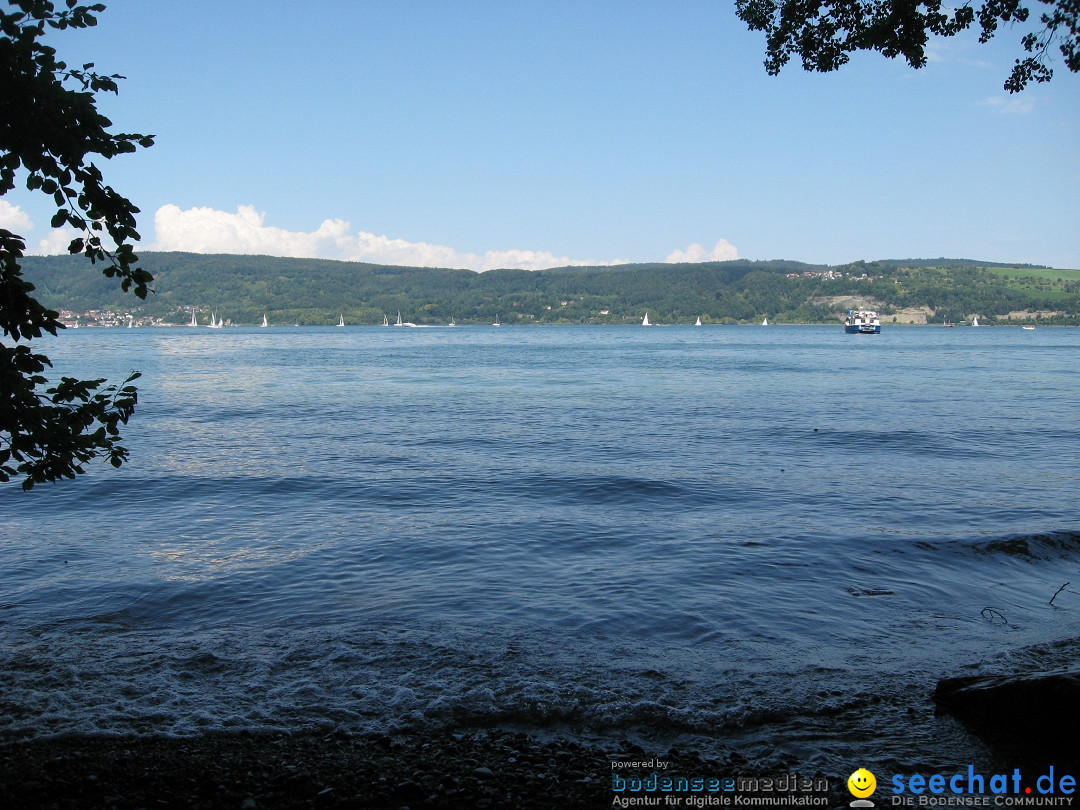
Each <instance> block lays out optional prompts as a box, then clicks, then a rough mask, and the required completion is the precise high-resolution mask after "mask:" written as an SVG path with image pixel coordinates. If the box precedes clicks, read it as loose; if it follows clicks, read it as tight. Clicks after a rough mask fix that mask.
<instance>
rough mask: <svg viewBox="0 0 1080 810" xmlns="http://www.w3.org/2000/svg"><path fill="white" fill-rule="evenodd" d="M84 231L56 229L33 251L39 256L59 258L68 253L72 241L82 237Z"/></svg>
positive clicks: (39, 242) (40, 241)
mask: <svg viewBox="0 0 1080 810" xmlns="http://www.w3.org/2000/svg"><path fill="white" fill-rule="evenodd" d="M81 235H82V231H77V230H75V229H74V228H56V229H55V230H51V231H49V235H48V236H46V237H45V238H44V239H41V240H39V241H38V243H37V248H36V249H35V250H34V251H32V252H33V253H35V254H37V255H38V256H58V255H60V254H66V253H67V252H68V245H70V244H71V240H72V239H75V238H76V237H77V236H81Z"/></svg>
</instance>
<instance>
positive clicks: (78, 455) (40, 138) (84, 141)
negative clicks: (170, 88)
mask: <svg viewBox="0 0 1080 810" xmlns="http://www.w3.org/2000/svg"><path fill="white" fill-rule="evenodd" d="M56 5H57V4H54V3H52V2H47V0H15V2H11V3H9V4H8V8H7V9H6V10H4V11H0V88H2V89H0V195H3V194H6V193H7V192H9V191H11V190H12V189H13V188H15V183H16V180H17V179H18V178H19V177H20V176H25V185H26V188H27V189H29V190H31V191H41V192H43V193H44V194H48V195H49V196H51V197H52V199H53V202H54V203H55V205H56V213H55V215H54V216H53V217H52V220H51V224H52V227H54V228H62V227H65V226H71V227H73V228H75V229H76V232H77V234H78V235H77V236H76V237H75V238H74V239H72V241H71V243H70V245H69V246H68V250H69V252H70V253H73V254H82V255H83V256H85V257H86V258H87V259H89V260H90V262H91V263H97V262H102V263H103V266H102V272H103V273H104V275H105V276H107V277H109V278H113V279H116V278H118V279H119V280H120V287H121V289H122V290H124V291H127V290H129V289H133V291H134V293H135V294H136V295H137V296H138V297H139V298H145V297H146V293H147V284H148V283H149V282H150V281H151V280H152V276H151V275H150V274H149V273H148V272H146V271H145V270H143V269H141V268H139V267H138V266H137V264H136V262H137V257H136V255H135V253H134V252H133V250H132V247H131V244H130V242H134V241H137V240H138V239H139V234H138V232H137V231H136V230H135V214H136V213H138V210H139V209H138V208H136V207H135V206H134V205H132V204H131V202H130V201H129V200H127V199H126V198H124V197H123V196H121V195H120V194H118V193H117V192H116V191H114V190H113V189H112V188H111V187H110V186H108V185H106V184H105V182H104V178H103V176H102V174H101V171H100V170H99V169H98V167H97V166H96V165H94V163H93V162H91V161H92V158H93V157H94V156H100V157H102V158H112V157H115V156H116V155H120V154H123V153H126V152H134V151H135V150H136V148H137V147H138V146H143V147H147V146H150V145H151V144H152V143H153V139H152V138H151V137H149V136H145V135H133V134H114V133H111V132H109V131H108V128H109V127H111V126H112V122H111V121H109V119H108V118H106V117H105V116H103V115H101V113H99V112H98V110H97V105H96V97H95V94H96V93H100V92H111V93H115V92H116V91H117V85H116V80H117V79H120V78H122V77H120V76H115V75H114V76H103V75H100V74H98V73H95V72H93V71H92V68H93V67H94V65H93V63H87V64H84V65H82V66H81V67H80V68H77V69H76V68H71V67H69V66H68V65H67V64H66V63H64V62H62V61H60V60H58V59H57V55H56V50H55V49H54V48H53V47H51V46H49V45H46V44H45V43H44V41H43V40H44V38H45V36H46V34H47V33H49V32H54V31H55V32H61V31H66V30H68V29H78V28H87V27H90V26H93V25H96V24H97V20H96V18H95V16H94V15H95V14H97V13H100V12H101V11H104V9H105V7H104V6H103V5H101V4H94V5H86V6H80V5H77V4H76V0H65V2H64V3H63V6H64V8H63V9H62V10H57V8H56ZM25 249H26V244H25V242H24V240H23V239H22V237H20V236H19V235H17V234H14V233H11V232H10V231H7V230H4V229H0V327H2V329H3V336H4V337H5V338H8V339H11V340H12V341H15V342H16V345H8V344H7V343H6V342H0V481H9V480H10V479H11V476H13V475H24V476H25V478H24V479H23V482H22V485H23V488H24V489H30V488H31V487H33V485H34V484H35V483H40V482H43V481H55V480H57V479H59V478H71V477H74V476H75V475H76V474H78V473H81V472H83V468H82V466H81V465H82V463H83V462H85V461H87V460H89V459H91V458H94V457H96V456H105V457H107V458H108V459H109V461H110V462H111V463H112V464H113V465H114V466H120V464H121V463H122V462H123V461H124V459H125V458H126V457H127V451H126V450H125V449H124V447H123V446H121V445H120V444H119V440H120V434H119V425H120V424H121V423H124V424H126V423H127V421H128V419H129V418H130V416H131V414H132V412H133V411H134V408H135V403H136V400H137V393H136V391H135V388H134V387H133V386H131V385H130V383H131V381H132V380H134V379H135V378H136V377H137V376H138V375H137V374H133V375H132V376H131V377H129V378H128V379H127V380H125V381H124V383H123V384H122V385H121V386H110V387H107V388H104V389H102V388H101V385H102V384H103V383H104V382H105V381H104V380H89V381H83V380H76V379H73V378H69V377H65V378H63V379H62V380H61V381H60V383H59V384H57V385H54V386H52V387H49V388H45V386H47V385H48V384H49V383H48V380H47V379H46V378H45V377H44V376H42V372H43V371H44V370H45V369H46V368H47V367H48V366H51V363H50V362H49V358H48V357H46V356H45V355H43V354H35V353H33V352H31V351H30V349H29V347H28V346H27V345H25V343H18V342H19V341H29V340H32V339H34V338H40V337H41V336H42V334H43V333H45V332H48V333H50V334H53V335H55V334H56V332H57V330H58V329H62V328H63V326H62V324H61V323H60V322H59V321H58V320H57V313H56V312H55V311H52V310H49V309H47V308H46V307H44V306H43V305H42V304H41V303H39V302H38V301H37V299H36V298H35V297H34V295H32V294H31V293H33V292H34V285H33V284H31V283H29V282H28V281H26V280H25V279H24V278H23V277H22V270H21V263H22V261H23V253H24V251H25Z"/></svg>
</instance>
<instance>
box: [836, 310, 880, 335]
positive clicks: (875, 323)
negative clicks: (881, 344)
mask: <svg viewBox="0 0 1080 810" xmlns="http://www.w3.org/2000/svg"><path fill="white" fill-rule="evenodd" d="M844 331H845V332H847V333H848V334H851V335H877V334H880V333H881V320H880V319H879V318H878V314H877V313H876V312H874V310H872V309H849V310H848V313H847V320H846V321H844Z"/></svg>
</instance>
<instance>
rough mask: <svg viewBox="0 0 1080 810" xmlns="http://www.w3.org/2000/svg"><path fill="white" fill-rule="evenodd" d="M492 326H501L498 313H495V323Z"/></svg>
mask: <svg viewBox="0 0 1080 810" xmlns="http://www.w3.org/2000/svg"><path fill="white" fill-rule="evenodd" d="M492 326H502V324H501V323H499V313H498V312H496V313H495V323H493V324H492Z"/></svg>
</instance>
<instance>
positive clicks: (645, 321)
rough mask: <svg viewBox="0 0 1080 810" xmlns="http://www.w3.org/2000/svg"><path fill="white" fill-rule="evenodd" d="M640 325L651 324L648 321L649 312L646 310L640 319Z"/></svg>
mask: <svg viewBox="0 0 1080 810" xmlns="http://www.w3.org/2000/svg"><path fill="white" fill-rule="evenodd" d="M641 325H642V326H652V324H651V323H649V313H648V312H647V311H646V313H645V317H644V318H642V319H641Z"/></svg>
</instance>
